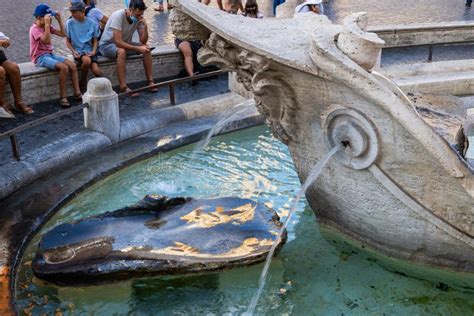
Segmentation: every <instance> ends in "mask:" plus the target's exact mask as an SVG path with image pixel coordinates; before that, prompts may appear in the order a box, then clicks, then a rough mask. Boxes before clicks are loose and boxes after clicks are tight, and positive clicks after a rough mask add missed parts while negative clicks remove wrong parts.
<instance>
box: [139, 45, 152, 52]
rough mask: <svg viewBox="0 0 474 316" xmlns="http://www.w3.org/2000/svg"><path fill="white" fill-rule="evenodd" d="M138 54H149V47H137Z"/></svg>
mask: <svg viewBox="0 0 474 316" xmlns="http://www.w3.org/2000/svg"><path fill="white" fill-rule="evenodd" d="M138 52H139V53H140V54H146V53H149V52H150V47H149V46H148V45H141V46H138Z"/></svg>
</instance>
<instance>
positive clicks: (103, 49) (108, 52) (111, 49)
mask: <svg viewBox="0 0 474 316" xmlns="http://www.w3.org/2000/svg"><path fill="white" fill-rule="evenodd" d="M129 44H130V45H133V46H140V45H142V44H139V43H129ZM99 53H100V54H101V55H102V56H104V57H107V58H110V59H115V58H117V45H115V44H114V43H110V44H105V45H101V46H99ZM132 55H140V54H139V53H137V52H136V51H134V50H127V56H132Z"/></svg>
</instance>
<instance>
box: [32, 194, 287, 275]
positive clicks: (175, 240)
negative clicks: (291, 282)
mask: <svg viewBox="0 0 474 316" xmlns="http://www.w3.org/2000/svg"><path fill="white" fill-rule="evenodd" d="M281 226H282V224H281V222H279V217H278V215H277V214H276V212H275V211H273V210H271V209H269V208H267V207H266V206H264V205H263V204H261V203H257V202H255V201H252V200H248V199H241V198H233V197H226V198H219V199H191V198H168V197H164V196H156V195H153V196H152V195H147V196H145V198H144V199H143V200H141V201H139V202H138V203H136V204H134V205H131V206H128V207H125V208H122V209H119V210H116V211H113V212H107V213H104V214H101V215H99V216H94V217H89V218H86V219H83V220H80V221H77V222H74V223H66V224H62V225H59V226H57V227H55V228H53V229H52V230H51V231H49V232H47V233H46V234H45V235H44V236H43V238H42V239H41V242H40V244H39V246H38V250H37V253H36V256H35V258H34V260H33V263H32V267H33V271H34V273H35V275H36V276H38V277H40V278H42V279H45V280H48V281H51V282H55V283H58V284H88V283H99V282H105V281H112V280H121V279H128V278H132V277H142V276H153V275H178V274H193V273H205V272H212V271H219V270H223V269H230V268H234V267H239V266H246V265H251V264H255V263H259V262H262V261H264V260H265V257H266V255H267V253H268V252H269V250H270V248H271V245H272V243H273V242H274V240H275V239H276V236H277V232H278V230H279V229H280V227H281ZM285 241H286V232H285V233H284V238H282V240H281V241H280V242H279V245H278V248H277V252H278V250H279V249H280V248H281V247H282V246H283V244H284V243H285ZM277 252H276V253H277Z"/></svg>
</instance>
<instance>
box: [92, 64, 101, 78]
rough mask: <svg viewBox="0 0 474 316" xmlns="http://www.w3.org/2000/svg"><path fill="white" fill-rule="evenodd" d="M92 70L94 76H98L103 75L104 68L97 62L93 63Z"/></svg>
mask: <svg viewBox="0 0 474 316" xmlns="http://www.w3.org/2000/svg"><path fill="white" fill-rule="evenodd" d="M91 70H92V73H93V74H94V76H96V77H102V70H100V67H99V65H98V64H97V63H92V64H91Z"/></svg>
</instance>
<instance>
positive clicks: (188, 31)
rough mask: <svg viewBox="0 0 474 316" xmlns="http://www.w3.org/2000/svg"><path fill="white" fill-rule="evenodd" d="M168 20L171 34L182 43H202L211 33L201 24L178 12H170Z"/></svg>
mask: <svg viewBox="0 0 474 316" xmlns="http://www.w3.org/2000/svg"><path fill="white" fill-rule="evenodd" d="M168 20H169V22H170V26H171V31H172V32H173V34H174V35H175V36H176V37H177V38H179V39H180V40H183V41H194V40H201V41H204V40H206V39H208V38H209V35H210V33H211V32H210V31H209V30H208V29H206V28H205V27H204V26H202V24H199V23H198V22H196V21H195V20H193V19H192V18H190V17H189V16H188V15H186V14H185V13H183V12H181V11H179V10H171V12H170V15H169V18H168Z"/></svg>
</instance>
